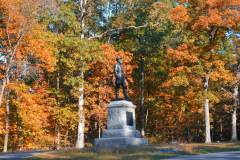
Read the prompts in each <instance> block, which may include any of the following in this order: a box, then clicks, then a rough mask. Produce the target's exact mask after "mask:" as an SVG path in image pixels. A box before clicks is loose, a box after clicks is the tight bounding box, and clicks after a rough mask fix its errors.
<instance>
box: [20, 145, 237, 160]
mask: <svg viewBox="0 0 240 160" xmlns="http://www.w3.org/2000/svg"><path fill="white" fill-rule="evenodd" d="M159 148H176V149H183V150H185V153H184V154H173V153H168V154H160V153H154V150H155V149H159ZM237 150H240V142H224V143H222V142H221V143H210V144H204V143H193V144H182V145H168V144H150V145H149V146H146V147H138V148H132V149H109V150H107V149H95V148H86V149H66V150H62V151H54V152H48V153H43V154H39V155H35V156H32V157H29V158H25V160H43V159H51V160H67V159H75V160H77V159H96V160H112V159H124V160H125V159H126V160H133V159H158V160H159V159H164V158H170V157H178V156H185V155H196V154H206V153H216V152H225V151H237Z"/></svg>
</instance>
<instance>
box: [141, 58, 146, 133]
mask: <svg viewBox="0 0 240 160" xmlns="http://www.w3.org/2000/svg"><path fill="white" fill-rule="evenodd" d="M141 75H142V89H141V113H142V116H141V135H142V137H144V136H145V131H144V78H145V77H144V60H143V57H141Z"/></svg>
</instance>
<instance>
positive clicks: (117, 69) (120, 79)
mask: <svg viewBox="0 0 240 160" xmlns="http://www.w3.org/2000/svg"><path fill="white" fill-rule="evenodd" d="M116 60H117V62H118V63H116V64H115V65H114V74H115V77H116V81H115V84H116V90H115V91H116V99H119V88H120V85H122V87H123V93H124V99H126V100H131V99H130V98H129V97H128V96H127V85H126V83H125V81H124V78H126V75H124V74H123V67H122V58H121V57H120V56H118V57H117V59H116Z"/></svg>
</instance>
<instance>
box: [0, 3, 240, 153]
mask: <svg viewBox="0 0 240 160" xmlns="http://www.w3.org/2000/svg"><path fill="white" fill-rule="evenodd" d="M239 7H240V1H239V0H0V151H3V152H7V151H21V150H36V149H38V150H43V149H62V148H66V147H76V148H83V147H85V146H93V145H94V144H93V141H94V139H95V138H100V137H101V133H102V131H104V130H106V125H107V108H106V105H107V104H109V102H110V101H111V99H112V98H115V97H114V96H115V94H114V90H115V77H114V74H113V66H114V64H115V63H116V57H117V56H121V57H122V58H123V68H124V74H125V75H127V79H126V83H127V86H128V93H129V97H130V98H131V99H132V101H133V103H134V104H135V105H136V106H137V108H136V121H137V129H138V130H140V131H141V136H142V137H145V138H147V139H148V140H149V142H150V143H167V142H170V141H177V142H181V143H191V142H199V143H201V142H202V143H204V142H205V143H210V142H214V141H229V140H233V141H236V140H237V137H240V112H239V111H240V110H239V108H238V106H239V98H238V91H239V87H238V85H239V83H240V82H239V78H240V33H239V31H240V8H239ZM120 97H123V93H122V91H120Z"/></svg>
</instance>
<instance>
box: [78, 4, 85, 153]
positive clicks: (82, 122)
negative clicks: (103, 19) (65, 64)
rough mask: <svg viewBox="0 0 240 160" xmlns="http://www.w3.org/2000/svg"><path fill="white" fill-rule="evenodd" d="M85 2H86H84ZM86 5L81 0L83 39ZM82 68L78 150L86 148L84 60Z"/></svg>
mask: <svg viewBox="0 0 240 160" xmlns="http://www.w3.org/2000/svg"><path fill="white" fill-rule="evenodd" d="M83 1H84V2H83ZM86 4H87V0H80V6H79V7H80V8H79V10H80V12H81V14H82V15H81V17H82V18H81V24H82V26H81V28H82V35H81V39H84V38H85V37H84V26H85V18H84V14H85V12H86V8H85V7H86ZM81 63H82V65H81V67H80V68H79V72H80V77H81V79H82V82H81V83H80V86H79V99H78V111H79V120H80V121H79V122H78V133H77V142H76V148H84V125H85V115H84V112H83V100H84V99H83V93H84V92H83V91H84V90H83V80H84V77H83V59H81Z"/></svg>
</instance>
